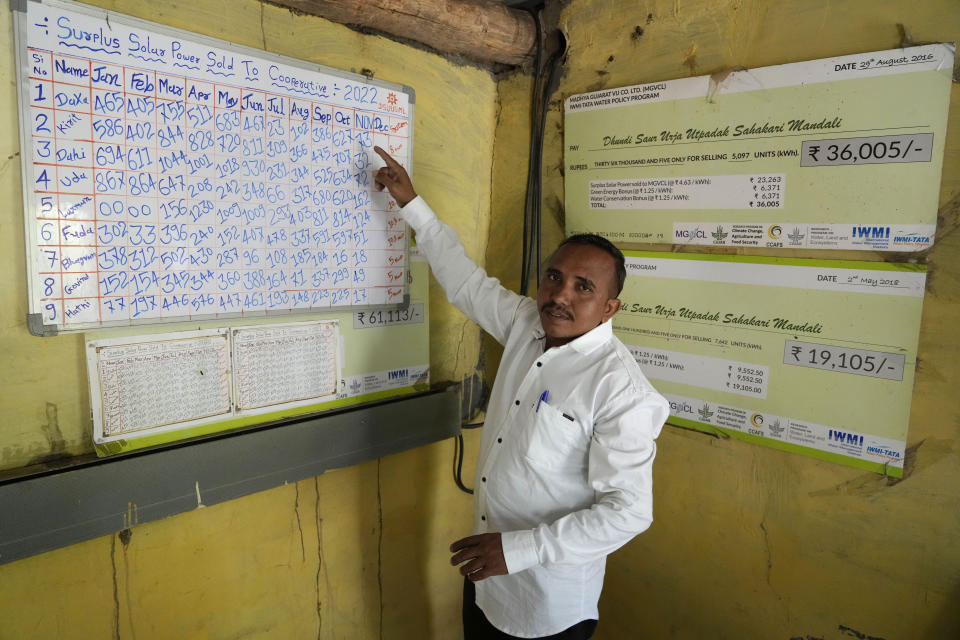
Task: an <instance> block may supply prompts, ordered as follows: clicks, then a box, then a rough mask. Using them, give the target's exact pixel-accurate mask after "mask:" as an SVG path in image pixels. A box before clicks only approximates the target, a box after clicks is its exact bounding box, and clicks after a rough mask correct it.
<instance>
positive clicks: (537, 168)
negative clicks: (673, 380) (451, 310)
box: [453, 10, 567, 494]
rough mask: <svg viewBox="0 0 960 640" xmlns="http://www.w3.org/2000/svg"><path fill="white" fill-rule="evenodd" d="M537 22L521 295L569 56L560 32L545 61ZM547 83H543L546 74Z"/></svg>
mask: <svg viewBox="0 0 960 640" xmlns="http://www.w3.org/2000/svg"><path fill="white" fill-rule="evenodd" d="M530 13H531V14H532V15H533V19H534V21H535V22H536V25H537V28H536V35H537V37H536V53H535V58H534V70H533V97H532V99H531V102H530V149H529V158H528V160H529V162H528V167H529V169H528V172H527V187H526V200H525V203H524V210H523V238H522V240H523V252H522V257H521V272H520V294H521V295H524V296H525V295H529V291H530V276H531V275H532V274H533V273H536V281H537V282H540V268H541V264H542V261H543V258H542V255H541V252H542V248H541V223H540V221H541V210H542V209H541V200H542V194H543V180H542V169H543V139H544V133H545V130H546V122H547V111H548V109H549V105H550V96H551V95H553V92H554V91H556V88H557V84H558V82H559V80H560V75H559V73H558V70H559V68H560V64H561V62H562V61H563V58H564V55H565V54H566V48H567V43H566V38H565V37H564V35H563V33H562V32H560V31H559V30H557V31H555V32H554V33H553V34H551V35H554V36H555V38H556V40H555V46H556V49H555V50H554V51H553V53H552V54H551V55H550V58H549V59H548V60H547V62H546V64H543V59H544V56H545V54H546V38H544V35H543V25H542V22H541V19H540V13H539V12H538V11H533V10H531V12H530ZM545 71H546V73H547V75H546V81H545V82H544V72H545ZM482 426H483V423H482V422H477V423H471V424H464V425H461V428H462V429H476V428H478V427H482ZM463 449H464V446H463V434H460V435H458V436H457V438H456V440H455V441H454V460H453V480H454V482H455V483H456V485H457V487H458V488H459V489H460V490H461V491H464V492H465V493H469V494H472V493H473V489H470V488H469V487H467V486H466V485H465V484H464V483H463V477H462V476H463Z"/></svg>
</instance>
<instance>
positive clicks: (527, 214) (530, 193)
mask: <svg viewBox="0 0 960 640" xmlns="http://www.w3.org/2000/svg"><path fill="white" fill-rule="evenodd" d="M530 15H532V16H533V21H534V26H535V31H536V45H535V55H534V64H533V97H532V99H531V100H530V149H529V151H528V157H527V160H528V162H527V167H528V168H527V190H526V200H525V201H524V207H523V237H522V241H523V252H522V257H521V260H520V295H522V296H525V295H527V293H528V292H529V290H530V260H531V257H532V256H531V253H532V251H531V248H532V247H531V245H530V238H531V237H532V236H533V235H534V234H535V233H536V229H535V227H536V225H535V221H534V202H533V197H534V195H535V193H536V189H535V184H536V183H537V182H538V181H539V171H538V170H537V168H536V160H535V159H536V157H537V136H536V135H535V132H536V131H537V130H538V127H537V123H538V120H539V111H538V106H539V104H540V74H541V61H542V59H543V37H542V33H541V31H542V27H541V24H540V14H539V12H538V11H535V10H532V11H530Z"/></svg>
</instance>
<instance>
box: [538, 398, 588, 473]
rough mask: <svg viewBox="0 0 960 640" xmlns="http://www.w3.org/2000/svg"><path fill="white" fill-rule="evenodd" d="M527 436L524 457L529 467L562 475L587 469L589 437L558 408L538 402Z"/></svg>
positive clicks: (577, 423)
mask: <svg viewBox="0 0 960 640" xmlns="http://www.w3.org/2000/svg"><path fill="white" fill-rule="evenodd" d="M528 435H529V437H528V438H527V439H526V447H525V449H524V451H523V455H524V458H526V459H527V461H528V462H529V463H530V464H531V465H532V466H534V467H536V468H538V469H544V470H551V471H564V472H570V471H579V470H582V469H585V468H586V466H587V449H588V446H587V445H588V444H589V436H588V435H587V434H586V433H584V430H583V427H582V426H581V425H580V423H579V422H577V421H575V420H571V419H570V418H566V417H564V414H563V412H562V411H560V410H559V409H557V408H555V407H552V406H551V405H549V404H547V403H546V402H541V403H540V408H539V410H538V411H537V412H536V414H535V416H534V419H533V423H532V424H531V426H530V430H529V433H528Z"/></svg>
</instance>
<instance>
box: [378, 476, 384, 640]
mask: <svg viewBox="0 0 960 640" xmlns="http://www.w3.org/2000/svg"><path fill="white" fill-rule="evenodd" d="M377 593H378V596H379V600H380V624H379V627H380V640H383V497H382V495H381V493H380V458H377Z"/></svg>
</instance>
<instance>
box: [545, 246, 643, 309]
mask: <svg viewBox="0 0 960 640" xmlns="http://www.w3.org/2000/svg"><path fill="white" fill-rule="evenodd" d="M568 244H577V245H587V246H590V247H597V248H598V249H603V250H604V251H606V252H607V253H609V254H610V255H611V256H612V257H613V262H614V265H615V266H616V269H617V293H616V295H615V296H614V297H616V296H619V295H620V292H621V291H623V282H624V280H626V279H627V266H626V264H625V263H624V259H623V252H622V251H620V249H617V248H616V247H615V246H614V244H613V243H612V242H610V241H609V240H607V239H606V238H604V237H603V236H598V235H597V234H595V233H578V234H575V235H572V236H570V237H569V238H567V239H566V240H564V241H563V242H561V243H560V246H559V247H557V249H559V248H560V247H562V246H564V245H568Z"/></svg>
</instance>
